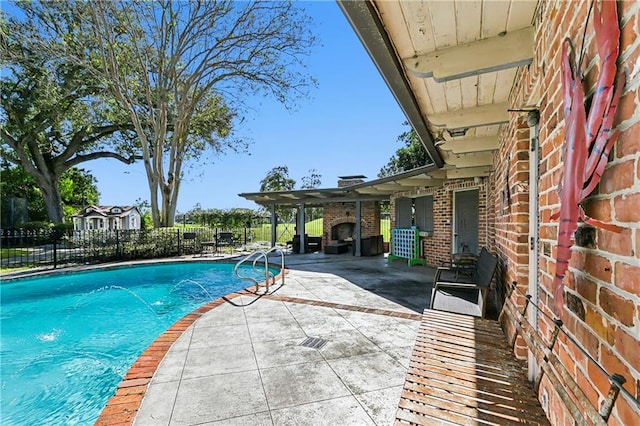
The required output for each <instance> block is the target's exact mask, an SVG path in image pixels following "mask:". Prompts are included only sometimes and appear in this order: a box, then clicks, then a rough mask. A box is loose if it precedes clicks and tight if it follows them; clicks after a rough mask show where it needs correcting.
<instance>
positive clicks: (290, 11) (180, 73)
mask: <svg viewBox="0 0 640 426" xmlns="http://www.w3.org/2000/svg"><path fill="white" fill-rule="evenodd" d="M89 6H90V10H91V16H90V20H89V21H88V22H89V25H90V26H91V27H92V30H93V33H94V35H95V37H96V44H97V46H98V49H97V52H98V54H99V55H98V56H99V60H100V70H99V71H100V76H101V77H102V79H103V81H105V82H106V83H107V84H108V88H109V90H110V92H111V93H112V94H113V96H114V97H115V99H117V101H118V102H119V104H120V105H121V106H122V107H123V108H124V109H125V110H126V111H127V113H128V114H129V117H130V119H131V121H132V122H133V125H134V128H135V131H136V133H137V135H138V137H139V139H140V141H141V148H142V154H143V157H144V159H143V161H144V166H145V170H146V174H147V181H148V185H149V189H150V198H151V200H150V202H151V210H152V216H153V221H154V225H155V226H172V225H173V222H174V219H175V209H176V204H177V198H178V193H179V188H180V183H181V180H182V177H183V173H184V167H185V161H186V160H188V159H191V160H196V159H198V158H199V156H200V154H201V153H202V152H203V150H204V149H205V148H207V147H210V148H212V149H213V150H214V152H222V151H225V150H227V149H235V150H239V151H241V150H244V149H245V148H246V143H245V142H244V141H241V140H238V139H235V138H233V137H232V130H233V120H234V119H235V118H238V115H239V113H240V111H241V110H242V109H243V107H245V105H244V100H245V99H246V97H247V96H253V95H255V94H256V93H260V92H262V93H264V94H266V95H267V96H272V97H274V98H276V99H277V100H279V101H281V102H282V103H284V104H285V105H286V106H291V105H292V101H293V100H294V99H295V98H296V97H298V96H301V95H305V94H306V89H307V88H308V87H309V86H310V85H312V84H313V81H312V80H311V79H309V78H308V77H307V76H306V75H305V74H303V73H302V72H301V70H302V67H301V65H302V59H303V57H304V56H305V55H307V54H308V52H309V49H310V47H311V45H312V44H313V42H314V39H313V37H312V35H311V33H310V31H309V27H310V25H309V24H310V22H309V18H308V17H307V16H306V15H304V13H303V12H302V10H301V9H299V8H298V6H297V5H296V4H295V2H273V1H268V0H266V1H252V2H236V1H231V0H225V1H189V2H181V1H168V0H160V1H156V2H144V1H139V2H131V1H113V2H97V1H91V2H89ZM123 64H126V65H123Z"/></svg>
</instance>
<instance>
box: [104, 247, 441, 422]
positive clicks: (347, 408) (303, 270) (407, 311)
mask: <svg viewBox="0 0 640 426" xmlns="http://www.w3.org/2000/svg"><path fill="white" fill-rule="evenodd" d="M286 267H287V274H286V276H285V284H284V285H283V286H280V285H279V283H278V284H276V285H275V286H272V287H271V288H270V289H269V293H268V294H267V295H263V296H257V295H255V294H252V293H249V292H238V293H235V294H233V295H230V296H229V297H228V298H226V299H224V300H219V301H217V302H216V303H214V304H213V305H214V306H210V307H208V308H207V309H204V310H203V311H202V313H201V315H200V314H198V315H195V316H192V318H191V319H188V321H187V322H186V323H185V322H182V323H181V324H182V326H181V324H177V328H176V329H174V330H171V331H169V338H168V339H165V340H164V342H165V343H163V339H160V342H159V347H163V345H164V351H165V352H166V355H165V354H164V353H162V355H164V357H163V358H161V359H162V360H161V361H159V365H157V369H156V367H155V366H153V369H154V370H155V373H154V374H153V376H152V377H151V378H150V379H149V378H146V379H145V378H144V374H142V375H141V378H140V379H136V378H135V376H130V379H132V380H129V384H128V385H124V386H123V385H121V388H120V389H119V392H121V398H120V399H116V400H115V403H114V401H112V402H111V403H110V404H109V405H108V406H107V408H105V411H103V413H102V416H101V417H100V419H99V420H98V423H97V424H109V423H111V424H114V423H117V421H116V420H119V421H122V422H124V423H129V422H130V421H131V419H133V422H134V424H135V425H196V424H208V425H209V424H210V425H337V424H340V425H347V424H353V425H389V424H393V422H394V420H395V414H396V410H397V407H398V402H399V401H400V396H401V393H402V387H403V384H404V381H405V376H406V374H407V369H408V367H409V361H410V357H411V354H412V350H413V346H414V343H415V339H416V335H417V332H418V329H419V327H420V320H421V318H422V315H421V313H422V311H423V310H424V308H425V307H426V306H427V305H428V303H429V295H430V292H431V279H432V277H433V273H434V270H433V269H432V268H429V267H425V266H412V267H409V266H408V265H407V264H406V263H405V262H401V261H393V262H391V263H388V262H387V261H386V258H384V257H383V256H376V257H371V258H365V257H353V256H351V255H347V254H343V255H325V254H323V253H311V254H304V255H291V256H287V257H286ZM205 311H206V312H205ZM172 335H173V336H174V337H171V336H172ZM308 338H317V340H314V341H312V342H311V343H312V344H320V345H322V346H321V347H318V348H314V347H307V346H303V345H302V344H303V342H304V341H305V340H306V339H308ZM320 339H321V340H320ZM170 342H173V343H172V344H171V343H170ZM152 352H153V351H152ZM141 358H142V357H141ZM144 363H145V360H144V359H143V360H142V364H144ZM149 364H150V365H153V362H151V363H149ZM132 370H133V369H132ZM123 383H124V382H123ZM127 389H130V390H131V391H132V392H127ZM140 390H144V396H143V397H142V401H141V403H140V401H139V400H140V394H139V392H140ZM136 392H138V397H137V398H136V395H134V394H135V393H136ZM127 394H130V395H131V398H130V399H127ZM127 401H129V402H127ZM109 419H112V420H113V421H109Z"/></svg>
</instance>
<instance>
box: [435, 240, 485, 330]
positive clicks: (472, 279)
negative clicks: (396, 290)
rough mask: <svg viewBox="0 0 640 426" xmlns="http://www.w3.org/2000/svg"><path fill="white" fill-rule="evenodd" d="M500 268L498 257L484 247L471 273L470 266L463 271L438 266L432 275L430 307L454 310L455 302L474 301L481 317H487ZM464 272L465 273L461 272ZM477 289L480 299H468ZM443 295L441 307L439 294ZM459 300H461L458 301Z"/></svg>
mask: <svg viewBox="0 0 640 426" xmlns="http://www.w3.org/2000/svg"><path fill="white" fill-rule="evenodd" d="M497 267H498V258H497V256H494V255H492V254H490V253H489V252H488V251H487V249H486V248H484V247H483V248H482V251H481V252H480V256H479V257H478V261H477V263H476V266H475V269H473V273H472V274H470V275H468V274H466V272H469V269H467V268H465V269H464V270H463V271H461V270H460V269H458V268H455V267H439V268H438V269H437V270H436V274H435V276H434V278H433V290H432V292H431V304H430V308H431V309H440V310H454V309H455V307H456V305H459V304H461V303H463V301H466V302H471V303H475V304H476V305H477V306H478V310H479V312H478V313H479V316H481V317H482V318H484V317H485V313H486V308H487V300H488V296H489V291H490V290H491V283H492V282H493V277H494V276H495V274H496V269H497ZM461 272H465V273H461ZM476 292H477V298H475V297H472V298H469V297H468V296H469V294H470V293H471V294H472V295H473V294H475V293H476ZM438 295H440V300H441V301H442V305H441V307H439V308H438V307H436V302H437V299H438V298H437V296H438ZM456 299H458V300H457V301H456Z"/></svg>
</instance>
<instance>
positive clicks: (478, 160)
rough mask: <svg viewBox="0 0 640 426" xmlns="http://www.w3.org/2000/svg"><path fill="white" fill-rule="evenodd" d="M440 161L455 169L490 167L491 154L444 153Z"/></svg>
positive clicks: (491, 162) (488, 152)
mask: <svg viewBox="0 0 640 426" xmlns="http://www.w3.org/2000/svg"><path fill="white" fill-rule="evenodd" d="M442 159H443V160H444V162H445V163H447V164H449V165H452V166H456V167H477V166H490V165H492V164H493V152H491V151H484V152H474V153H468V154H451V153H450V152H448V151H444V152H443V155H442Z"/></svg>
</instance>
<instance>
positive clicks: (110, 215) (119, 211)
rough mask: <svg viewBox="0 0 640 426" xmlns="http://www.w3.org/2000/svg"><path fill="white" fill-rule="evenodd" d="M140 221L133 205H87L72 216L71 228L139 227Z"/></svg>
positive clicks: (81, 229)
mask: <svg viewBox="0 0 640 426" xmlns="http://www.w3.org/2000/svg"><path fill="white" fill-rule="evenodd" d="M140 222H141V218H140V211H139V210H138V208H137V207H135V206H88V207H85V208H84V209H82V210H81V211H80V212H78V214H77V215H75V216H73V229H74V230H76V231H84V230H88V229H140Z"/></svg>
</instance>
